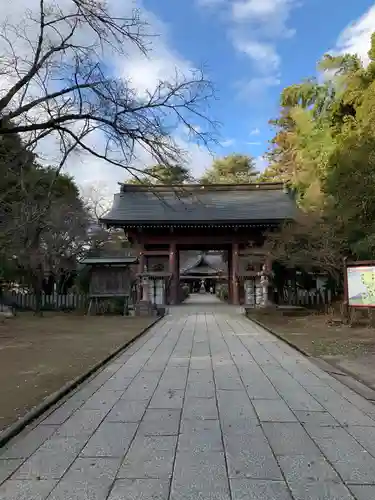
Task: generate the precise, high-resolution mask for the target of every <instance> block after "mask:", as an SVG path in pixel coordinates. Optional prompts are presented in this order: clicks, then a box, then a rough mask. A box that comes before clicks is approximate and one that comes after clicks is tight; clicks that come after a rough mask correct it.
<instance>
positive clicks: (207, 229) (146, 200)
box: [102, 183, 297, 305]
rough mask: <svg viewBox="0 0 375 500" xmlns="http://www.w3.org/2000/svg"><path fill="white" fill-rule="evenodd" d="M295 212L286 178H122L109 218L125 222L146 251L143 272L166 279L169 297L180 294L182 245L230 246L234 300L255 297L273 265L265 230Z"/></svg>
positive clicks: (195, 247)
mask: <svg viewBox="0 0 375 500" xmlns="http://www.w3.org/2000/svg"><path fill="white" fill-rule="evenodd" d="M296 213H297V207H296V204H295V201H294V198H293V195H292V193H291V192H290V191H288V189H286V188H285V186H284V185H283V184H282V183H258V184H230V185H227V184H213V185H201V184H186V185H181V186H166V185H156V186H155V185H154V186H146V185H134V184H121V188H120V192H119V193H117V194H115V196H114V201H113V205H112V208H111V210H110V211H109V212H108V213H107V214H106V215H105V216H104V217H103V218H102V222H104V223H105V224H106V225H107V227H120V228H123V229H124V231H125V233H126V235H127V237H128V239H129V240H130V242H131V243H132V244H133V246H134V247H135V248H136V250H137V253H138V255H139V264H138V277H139V278H140V279H141V278H142V277H147V278H149V279H153V280H156V281H158V282H159V284H160V283H163V282H164V283H165V284H166V287H165V294H166V296H165V300H166V301H167V302H169V303H170V304H176V303H178V302H179V300H180V294H179V288H180V287H179V281H180V276H179V270H180V263H179V260H180V259H179V255H180V252H181V251H184V250H200V251H208V250H224V251H226V255H227V256H228V265H227V270H228V271H227V272H228V276H227V282H228V294H229V301H230V303H232V304H236V305H238V304H240V303H250V302H251V301H252V300H254V301H255V294H256V292H255V288H256V286H255V285H256V282H257V280H258V279H259V275H260V273H261V271H262V269H263V271H266V272H267V270H268V271H269V270H270V268H271V264H272V263H271V262H270V260H269V258H268V257H267V255H266V253H265V251H264V249H263V245H264V241H265V233H266V232H268V231H270V230H273V229H275V228H278V227H280V225H281V224H282V223H283V222H284V221H287V220H293V219H294V218H295V216H296ZM252 284H254V287H252ZM160 286H161V285H160ZM252 290H253V291H252ZM158 293H159V292H158ZM252 294H253V297H252ZM159 295H160V293H159Z"/></svg>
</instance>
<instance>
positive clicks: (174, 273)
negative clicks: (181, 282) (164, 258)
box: [169, 241, 178, 304]
mask: <svg viewBox="0 0 375 500" xmlns="http://www.w3.org/2000/svg"><path fill="white" fill-rule="evenodd" d="M177 264H178V259H177V248H176V242H174V241H173V242H172V243H170V244H169V272H170V274H171V292H170V303H171V304H177V302H178V268H177Z"/></svg>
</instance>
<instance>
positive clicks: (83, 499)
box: [48, 458, 120, 500]
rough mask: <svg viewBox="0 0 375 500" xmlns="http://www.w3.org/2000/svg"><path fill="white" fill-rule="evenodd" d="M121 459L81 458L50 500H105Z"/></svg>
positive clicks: (58, 485)
mask: <svg viewBox="0 0 375 500" xmlns="http://www.w3.org/2000/svg"><path fill="white" fill-rule="evenodd" d="M119 465H120V460H119V459H113V458H94V459H93V458H79V459H77V460H76V461H75V462H74V464H73V465H72V467H71V468H70V469H69V471H68V472H67V473H66V474H65V476H64V477H63V479H62V480H61V481H60V482H59V483H58V484H57V486H56V488H55V489H54V490H53V491H52V493H51V495H50V496H49V497H48V500H103V499H105V498H107V495H108V493H109V491H110V488H111V486H112V483H113V481H114V479H115V476H116V472H117V469H118V467H119Z"/></svg>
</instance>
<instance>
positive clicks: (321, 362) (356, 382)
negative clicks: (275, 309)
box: [245, 313, 375, 403]
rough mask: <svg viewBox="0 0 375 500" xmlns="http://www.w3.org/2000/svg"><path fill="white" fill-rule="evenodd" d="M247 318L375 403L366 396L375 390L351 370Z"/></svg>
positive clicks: (247, 317) (255, 320)
mask: <svg viewBox="0 0 375 500" xmlns="http://www.w3.org/2000/svg"><path fill="white" fill-rule="evenodd" d="M245 317H246V319H248V320H249V321H253V322H254V323H255V324H256V325H258V326H260V327H261V328H263V329H264V330H266V331H267V332H269V333H270V334H271V335H274V336H275V337H276V338H278V339H279V340H281V341H282V342H285V344H287V345H288V346H289V347H291V348H292V349H294V350H295V351H297V352H299V353H300V354H302V355H303V356H305V357H306V358H309V360H310V361H311V362H312V363H314V364H315V365H317V366H318V367H319V368H320V369H321V370H323V371H324V372H326V373H329V375H331V376H332V377H333V378H334V379H336V380H338V381H339V382H341V384H343V385H345V386H346V387H348V388H349V389H350V390H352V391H353V392H355V393H357V394H359V395H360V396H362V397H363V398H364V399H366V400H367V401H369V402H370V403H374V401H375V400H373V399H371V398H369V397H368V396H367V395H366V392H367V391H372V392H375V391H374V389H373V388H372V387H370V386H369V385H367V384H366V382H365V381H364V380H362V379H361V378H360V377H357V376H355V374H354V373H353V372H351V371H349V370H345V369H343V368H341V367H340V368H338V367H336V366H335V365H334V364H331V363H328V361H325V360H322V359H320V358H315V357H314V356H311V354H309V353H308V352H306V351H305V350H304V349H302V348H301V347H298V346H297V345H295V344H293V342H291V341H290V340H288V339H286V338H285V337H283V336H282V335H280V334H279V333H277V332H276V331H275V330H273V329H272V328H269V327H268V326H266V325H264V324H263V323H262V322H261V321H259V320H257V319H253V318H251V317H249V316H248V315H247V314H246V313H245ZM324 365H328V366H329V367H330V368H331V369H332V371H329V370H327V368H325V367H324ZM334 370H336V371H334ZM338 372H341V373H338ZM343 376H345V377H346V378H345V379H343V378H342V377H343ZM352 381H354V384H353V382H352ZM359 384H360V385H362V386H363V389H362V390H361V388H360V387H359Z"/></svg>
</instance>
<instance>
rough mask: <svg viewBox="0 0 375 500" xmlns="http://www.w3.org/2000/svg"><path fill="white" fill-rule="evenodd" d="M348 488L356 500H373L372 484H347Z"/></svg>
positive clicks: (374, 490)
mask: <svg viewBox="0 0 375 500" xmlns="http://www.w3.org/2000/svg"><path fill="white" fill-rule="evenodd" d="M349 489H350V491H351V492H352V493H353V495H354V496H355V498H356V500H374V498H375V486H373V485H371V486H370V485H363V484H362V485H357V486H354V485H352V486H349Z"/></svg>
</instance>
